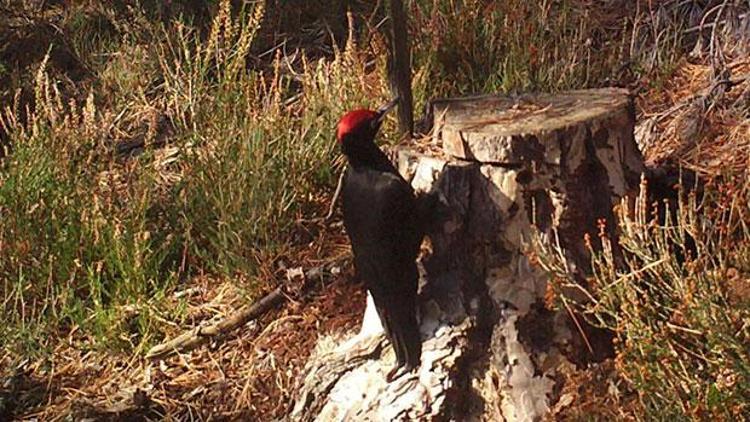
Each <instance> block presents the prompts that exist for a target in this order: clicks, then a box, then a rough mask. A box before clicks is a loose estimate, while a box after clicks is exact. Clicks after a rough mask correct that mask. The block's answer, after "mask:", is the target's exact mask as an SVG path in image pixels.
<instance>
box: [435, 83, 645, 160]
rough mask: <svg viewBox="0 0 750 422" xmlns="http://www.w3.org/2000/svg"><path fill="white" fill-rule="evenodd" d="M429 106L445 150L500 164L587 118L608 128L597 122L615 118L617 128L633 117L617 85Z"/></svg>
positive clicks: (555, 138)
mask: <svg viewBox="0 0 750 422" xmlns="http://www.w3.org/2000/svg"><path fill="white" fill-rule="evenodd" d="M432 107H433V109H432V111H433V116H434V127H435V133H436V134H437V136H438V137H439V140H441V141H442V145H443V150H444V151H445V152H446V153H447V154H449V155H452V156H454V157H457V158H461V159H465V160H472V161H479V162H486V163H499V164H505V163H507V164H515V163H518V162H521V161H524V160H525V159H526V158H528V149H529V145H528V144H529V143H540V144H541V146H542V147H544V146H545V144H546V143H548V142H555V143H557V142H559V140H560V139H561V137H565V136H566V134H568V133H570V131H577V130H580V129H581V128H585V127H587V126H588V125H591V124H592V122H593V123H594V124H597V125H600V126H602V127H607V126H609V125H608V124H606V122H605V123H602V122H601V121H602V120H607V119H612V118H614V119H617V120H618V122H619V124H614V125H613V126H615V127H617V126H622V124H623V123H625V124H627V121H628V120H630V121H632V118H633V117H632V100H631V98H630V96H629V95H628V91H627V90H625V89H618V88H603V89H587V90H578V91H568V92H563V93H557V94H525V95H519V96H499V95H483V96H476V97H466V98H459V99H445V100H437V101H434V102H433V104H432ZM618 129H621V128H618ZM534 147H536V145H535V146H534Z"/></svg>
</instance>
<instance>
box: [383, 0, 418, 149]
mask: <svg viewBox="0 0 750 422" xmlns="http://www.w3.org/2000/svg"><path fill="white" fill-rule="evenodd" d="M390 18H391V25H390V28H391V31H390V34H389V35H390V36H389V38H390V41H391V51H390V54H389V57H388V77H389V79H390V84H391V92H393V94H394V95H395V96H397V97H398V98H399V101H398V127H399V131H400V132H401V133H402V134H407V135H409V136H411V135H412V133H413V132H414V111H413V99H412V92H411V58H410V57H411V56H410V54H409V31H408V27H407V16H406V13H405V12H404V5H403V2H402V1H401V0H390Z"/></svg>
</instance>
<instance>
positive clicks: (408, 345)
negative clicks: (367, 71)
mask: <svg viewBox="0 0 750 422" xmlns="http://www.w3.org/2000/svg"><path fill="white" fill-rule="evenodd" d="M397 101H398V98H396V99H394V100H392V101H390V102H389V103H387V104H385V105H384V106H382V107H380V108H379V109H378V110H370V109H357V110H353V111H350V112H348V113H346V114H345V115H344V116H343V117H342V118H341V120H340V121H339V123H338V127H337V130H336V139H337V141H338V143H339V146H340V148H341V152H342V153H343V154H344V156H345V157H346V159H347V161H348V166H347V169H346V171H345V175H344V181H343V185H342V189H341V200H342V209H343V220H344V228H345V230H346V233H347V235H348V236H349V240H350V242H351V245H352V252H353V255H354V266H355V270H356V273H357V274H358V275H359V277H360V278H361V279H362V280H363V282H364V285H365V288H366V289H367V291H368V292H369V293H370V296H371V297H372V299H373V302H374V304H375V308H376V310H377V313H378V317H379V319H380V322H381V323H382V326H383V328H384V330H385V334H386V337H387V338H388V340H389V341H390V343H391V345H392V346H393V349H394V351H395V354H396V365H395V366H394V367H393V369H391V371H390V372H389V373H388V374H387V376H386V379H387V380H388V381H389V382H390V381H392V380H394V379H396V378H398V377H399V376H401V375H402V374H404V373H406V372H411V371H412V370H414V369H415V368H418V367H419V365H420V361H421V354H422V343H421V338H420V333H419V325H418V323H417V289H418V279H419V275H418V270H417V265H416V258H417V255H418V254H419V250H420V245H421V242H422V239H423V237H424V225H423V224H422V223H421V221H420V220H421V218H420V213H421V212H420V207H419V203H418V196H417V195H416V194H415V192H414V190H413V189H412V187H411V185H410V184H409V183H408V182H407V181H406V180H405V179H404V178H403V177H402V176H401V174H400V173H399V172H398V171H397V170H396V168H395V166H394V165H393V164H392V163H391V161H390V160H389V159H388V157H387V156H386V155H385V153H384V152H383V151H382V150H381V149H380V148H379V147H378V146H377V145H376V144H375V136H376V135H377V133H378V130H379V129H380V126H381V124H382V123H383V119H384V118H385V116H386V114H387V113H388V112H389V111H390V110H391V109H393V108H394V106H395V105H396V103H397Z"/></svg>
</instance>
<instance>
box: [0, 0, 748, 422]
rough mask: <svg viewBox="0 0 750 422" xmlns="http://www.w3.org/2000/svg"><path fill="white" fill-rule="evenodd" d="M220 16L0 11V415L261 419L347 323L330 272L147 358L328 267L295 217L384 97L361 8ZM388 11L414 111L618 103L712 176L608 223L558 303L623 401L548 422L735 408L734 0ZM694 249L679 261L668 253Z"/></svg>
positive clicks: (739, 386)
mask: <svg viewBox="0 0 750 422" xmlns="http://www.w3.org/2000/svg"><path fill="white" fill-rule="evenodd" d="M198 3H200V5H198ZM240 3H241V2H231V1H220V2H194V1H189V0H183V1H173V2H168V3H167V2H149V1H143V2H138V1H135V0H133V1H127V0H122V1H116V2H72V3H70V4H69V2H62V1H46V2H44V1H34V0H0V101H2V112H1V113H0V145H2V146H3V148H4V152H3V153H0V157H2V158H0V285H2V301H3V308H2V310H1V311H0V312H2V315H3V321H2V327H0V342H2V344H3V348H2V352H0V353H1V354H0V419H4V418H31V417H39V418H40V419H44V420H48V419H64V418H66V417H68V416H70V417H73V418H74V419H75V418H83V417H94V418H104V417H111V418H122V419H127V420H129V419H131V418H135V417H141V418H153V419H160V418H164V417H167V418H173V419H180V420H182V419H208V418H210V417H214V418H217V417H218V418H226V419H236V418H262V419H263V420H266V419H270V418H272V417H277V416H281V415H283V414H284V412H285V410H286V404H287V400H288V397H289V394H290V393H291V392H292V391H293V388H294V385H293V383H294V379H295V375H296V374H297V372H298V371H299V369H300V367H301V365H302V364H303V362H304V359H305V357H306V356H307V354H308V353H309V351H310V349H311V348H312V345H313V344H314V341H315V340H316V336H317V334H318V333H320V332H330V331H339V330H343V329H350V328H352V327H353V326H354V325H355V324H356V322H357V321H356V320H357V318H358V314H359V313H360V312H361V309H362V307H363V306H364V300H363V297H362V296H361V292H360V289H359V288H358V287H357V286H356V285H352V284H351V283H350V281H351V280H352V278H353V277H352V274H351V271H350V268H349V267H346V268H344V271H343V273H342V275H341V276H339V277H338V279H337V280H334V281H333V282H332V284H331V285H329V286H327V287H325V288H323V290H322V292H321V293H319V294H317V295H314V296H313V297H311V298H308V299H306V300H305V301H304V302H295V303H291V304H289V305H287V306H286V307H285V308H284V309H283V310H280V311H279V312H278V313H277V314H275V315H273V316H269V317H267V318H265V319H261V320H260V321H257V322H255V323H251V324H249V325H247V326H246V327H245V328H243V329H242V330H240V331H239V332H236V333H231V334H230V336H229V337H228V338H225V339H222V340H221V341H219V342H217V343H216V344H209V345H206V346H205V347H203V348H200V349H197V350H195V351H193V352H191V353H187V354H183V355H180V356H177V357H173V358H170V359H167V360H164V361H158V362H151V361H148V360H146V359H144V354H145V352H146V351H147V350H148V348H149V347H150V346H152V345H154V344H155V343H158V342H160V341H161V340H163V339H165V338H166V337H171V336H173V335H175V334H177V333H180V332H182V331H183V330H185V329H188V328H190V327H193V326H196V325H198V324H201V323H202V322H206V321H209V320H211V319H212V318H217V317H221V316H224V315H227V314H229V313H231V312H232V310H233V309H236V308H238V307H239V306H241V305H242V304H244V303H247V302H249V301H252V300H254V299H256V298H258V297H259V295H261V294H262V293H263V292H266V291H269V290H271V289H273V288H274V287H276V286H277V285H279V284H282V283H284V282H285V277H284V268H285V267H296V266H303V267H305V268H309V267H312V266H315V265H319V264H320V263H321V262H323V261H328V260H331V259H334V258H338V257H340V256H346V254H347V253H348V249H347V246H346V241H345V239H344V238H343V236H342V233H341V228H340V226H339V225H337V224H336V222H333V223H329V222H323V221H321V220H316V219H315V217H320V216H323V215H324V214H325V213H326V210H327V206H328V204H327V202H328V198H329V196H330V193H331V191H332V185H333V184H334V182H335V179H336V174H337V172H338V169H339V168H340V164H341V161H340V160H339V159H338V158H337V157H338V154H337V152H336V150H335V145H334V143H333V141H332V139H333V132H332V131H333V127H334V125H335V122H336V120H337V118H338V116H339V115H340V114H341V113H342V111H344V110H346V109H348V108H351V107H354V106H361V105H376V104H379V103H380V102H381V101H382V100H384V99H386V98H387V96H388V94H387V89H386V83H385V61H384V52H385V43H384V39H383V37H382V35H381V33H380V28H381V27H382V25H383V21H382V18H383V16H384V11H383V10H382V5H381V4H380V3H378V4H376V2H359V1H351V2H334V1H331V2H306V3H305V6H302V7H289V6H286V7H285V6H283V2H274V1H267V2H260V1H257V2H248V3H246V4H245V5H244V7H243V8H239V7H238V5H239V4H240ZM313 3H315V4H313ZM319 3H320V4H319ZM610 3H611V2H610ZM233 4H234V6H235V7H232V5H233ZM345 4H348V6H349V10H350V12H351V13H350V14H349V16H348V18H347V15H346V11H347V9H346V7H344V6H342V5H345ZM406 4H407V6H408V8H409V16H410V19H411V22H410V33H411V35H412V37H413V60H414V63H413V65H414V69H413V70H414V90H415V99H416V101H417V104H416V106H417V107H416V108H415V109H417V110H419V109H421V106H422V105H424V104H425V102H426V101H427V100H429V99H430V98H434V97H438V96H447V95H460V94H469V93H475V92H509V91H520V90H549V91H554V90H560V89H566V88H578V87H593V86H604V85H619V86H627V87H630V88H631V89H633V91H634V92H635V93H636V94H638V95H639V121H640V123H641V125H642V126H641V128H642V131H641V132H642V133H640V135H642V136H639V138H640V141H641V144H642V145H641V146H642V148H643V150H644V152H645V154H646V157H647V158H648V159H649V161H650V162H651V163H652V164H654V165H662V164H664V163H671V164H681V165H683V166H684V167H685V168H686V169H691V170H695V171H697V172H698V173H699V174H701V175H702V176H704V177H705V178H706V179H707V180H710V181H711V183H709V184H707V185H706V188H705V193H704V194H703V196H701V197H700V198H699V199H693V198H694V197H692V196H688V197H687V198H688V199H686V200H685V201H683V202H681V203H680V204H681V205H680V207H679V208H678V212H677V214H676V217H675V218H674V219H672V220H667V221H663V220H662V221H656V222H651V221H650V220H649V215H648V213H646V214H644V212H645V211H644V209H648V204H645V203H643V202H640V203H638V208H637V210H640V211H638V212H636V213H635V215H636V216H635V217H632V216H630V215H629V214H628V213H621V214H620V220H619V221H618V222H612V223H613V224H615V223H616V224H618V225H619V226H621V228H622V229H623V233H624V234H623V236H622V237H621V238H620V239H619V244H620V245H621V248H622V250H623V252H622V257H621V258H618V259H614V258H610V257H609V255H608V254H607V253H606V250H605V252H604V253H598V252H596V251H595V253H594V256H595V258H594V260H593V264H594V265H593V268H594V269H595V272H594V278H595V279H596V283H595V284H594V285H593V286H595V287H592V289H591V290H592V291H591V294H592V297H593V298H594V300H593V301H592V302H591V303H582V304H580V306H581V307H582V308H581V311H582V312H586V313H587V315H588V316H590V317H591V320H592V321H593V322H597V323H600V324H603V325H606V326H608V327H610V328H612V329H614V330H615V331H616V332H617V333H618V335H619V339H620V343H618V345H617V346H618V358H617V359H616V360H615V362H614V364H610V365H609V367H607V368H608V369H607V370H606V371H604V370H602V371H603V372H606V373H607V374H608V376H609V377H611V379H612V380H614V381H612V382H613V383H616V385H618V386H621V389H622V394H621V396H618V397H614V398H613V396H612V395H611V394H612V393H611V389H609V390H608V389H599V390H597V389H592V391H587V392H585V394H584V393H582V392H581V391H572V392H571V394H573V393H575V394H577V396H576V403H577V405H573V406H572V407H570V408H566V409H561V412H567V413H565V414H566V415H570V416H572V417H581V415H584V414H591V412H594V410H595V409H599V411H598V413H597V412H594V413H595V414H601V415H602V416H604V415H609V416H612V415H615V416H621V417H629V418H638V419H643V418H646V419H651V418H665V417H667V416H674V415H677V416H681V417H686V416H687V417H690V416H693V417H708V416H709V415H738V414H739V415H746V414H747V413H748V412H749V410H748V401H749V400H750V398H749V394H750V393H749V392H748V391H747V389H746V387H747V385H750V375H749V374H750V367H749V366H748V365H749V363H748V362H750V358H749V357H748V356H747V347H746V346H747V343H748V342H749V341H750V336H749V335H748V330H749V329H750V328H749V327H750V315H749V314H748V312H749V311H748V306H750V305H749V304H748V283H749V281H748V280H749V279H750V278H749V277H750V267H748V265H750V264H748V263H749V262H750V246H749V245H748V240H750V232H749V231H748V228H747V224H748V221H750V220H749V219H748V212H749V211H748V209H747V203H748V201H750V196H748V189H749V188H748V186H747V182H746V180H747V172H748V155H750V133H749V131H750V115H749V114H748V113H750V111H749V110H750V81H748V79H747V78H748V75H749V74H750V61H749V59H748V53H750V51H749V50H750V48H749V47H748V43H749V41H748V39H747V32H749V31H748V27H747V25H748V19H747V13H748V7H747V5H746V4H745V3H741V2H731V1H730V2H722V1H693V2H685V1H671V0H663V1H652V2H635V6H634V5H633V2H630V1H622V2H614V3H612V4H608V5H606V6H603V5H598V4H590V2H585V1H580V0H561V1H543V2H527V1H515V0H511V1H506V2H493V1H485V0H464V1H444V0H436V1H422V0H414V1H409V2H406ZM740 16H744V20H743V19H741V18H739V17H740ZM714 22H726V24H714ZM386 24H387V22H386ZM701 25H703V27H701ZM742 25H745V26H744V27H743V26H742ZM386 138H387V140H388V141H389V142H393V141H394V137H393V132H392V124H390V122H389V124H388V127H387V130H386ZM743 195H744V196H743ZM743 199H744V202H743ZM710 213H714V214H710ZM688 235H689V238H690V239H693V240H694V242H695V243H696V245H697V250H698V254H697V256H691V257H690V259H688V260H684V259H682V258H681V257H684V254H683V255H680V254H679V253H677V252H676V251H678V250H679V248H675V247H674V245H675V244H676V245H682V244H684V241H685V239H687V236H688ZM606 244H607V243H606V242H605V245H606ZM613 248H614V249H617V250H619V249H620V248H618V247H617V246H616V245H613ZM724 251H726V252H724ZM546 262H548V264H549V268H550V269H551V270H555V271H556V272H557V275H558V277H557V278H558V279H559V281H560V282H561V283H563V280H567V276H566V274H564V273H563V272H560V271H559V269H560V267H559V266H555V265H554V264H555V262H554V260H552V259H550V260H548V261H546ZM633 295H636V296H633ZM355 299H356V300H355ZM667 308H668V309H669V311H665V309H667ZM669 324H672V325H674V326H678V327H680V328H679V329H676V330H673V329H671V328H670V325H669ZM696 333H699V334H696ZM698 335H700V336H702V337H699V338H698V337H695V336H698ZM591 376H592V375H591V374H590V373H588V372H585V371H584V372H575V373H573V374H572V375H571V377H573V378H574V379H575V377H578V379H579V380H580V379H586V377H591ZM743 386H744V387H743ZM613 405H616V410H611V407H612V406H613ZM592 409H594V410H592ZM606 409H610V410H606ZM577 412H578V413H577ZM607 412H610V413H607ZM722 412H723V413H722Z"/></svg>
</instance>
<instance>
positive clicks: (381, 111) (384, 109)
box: [376, 97, 399, 124]
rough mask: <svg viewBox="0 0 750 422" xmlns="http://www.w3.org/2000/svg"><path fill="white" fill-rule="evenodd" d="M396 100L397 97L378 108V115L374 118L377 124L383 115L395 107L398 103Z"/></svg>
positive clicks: (381, 120)
mask: <svg viewBox="0 0 750 422" xmlns="http://www.w3.org/2000/svg"><path fill="white" fill-rule="evenodd" d="M398 100H399V97H396V98H394V99H392V100H391V101H389V102H387V103H385V104H383V105H382V106H380V108H378V111H377V113H378V117H377V119H376V120H377V122H378V124H380V123H382V122H383V119H384V118H385V115H386V114H388V112H389V111H391V110H392V109H393V108H394V107H396V104H398Z"/></svg>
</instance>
